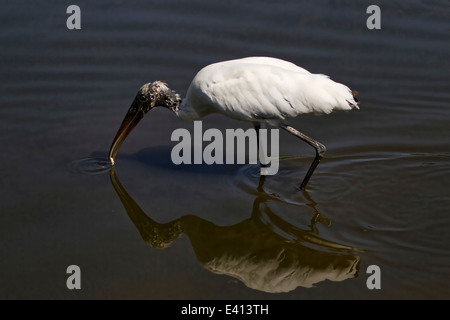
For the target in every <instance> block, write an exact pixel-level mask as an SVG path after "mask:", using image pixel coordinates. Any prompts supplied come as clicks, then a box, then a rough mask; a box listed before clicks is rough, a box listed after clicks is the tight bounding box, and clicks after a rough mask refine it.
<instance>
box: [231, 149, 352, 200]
mask: <svg viewBox="0 0 450 320" xmlns="http://www.w3.org/2000/svg"><path fill="white" fill-rule="evenodd" d="M355 160H356V159H348V158H346V159H344V158H328V159H327V161H324V162H322V163H321V164H320V165H319V167H318V168H317V169H316V171H315V172H314V174H313V176H312V178H311V180H310V181H309V183H308V186H307V192H308V194H310V195H311V196H314V200H315V201H318V202H320V201H321V198H323V199H326V200H329V199H330V198H334V199H336V198H340V197H344V196H346V195H347V194H349V193H351V192H352V191H353V190H354V189H355V188H358V185H359V181H358V176H357V174H356V173H355V172H354V170H352V168H351V162H354V161H355ZM311 161H312V160H311V158H307V157H285V158H283V159H280V166H279V171H278V173H277V174H275V175H272V176H266V178H265V179H264V184H263V186H262V189H260V191H264V192H265V193H266V194H269V195H271V196H273V197H275V198H278V199H279V200H281V201H283V202H286V203H290V204H297V205H302V204H304V202H305V195H304V194H303V193H302V192H301V191H300V190H299V186H300V183H301V181H302V179H303V177H304V175H305V174H306V171H307V170H308V168H309V166H310V163H311ZM233 183H234V184H235V185H236V186H237V187H239V188H241V189H242V190H244V191H245V192H247V193H249V194H256V193H258V192H259V191H258V185H259V183H260V168H259V165H245V166H243V167H242V168H241V169H240V170H238V172H237V173H236V174H235V175H234V176H233Z"/></svg>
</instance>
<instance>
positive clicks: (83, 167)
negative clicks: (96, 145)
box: [69, 158, 113, 175]
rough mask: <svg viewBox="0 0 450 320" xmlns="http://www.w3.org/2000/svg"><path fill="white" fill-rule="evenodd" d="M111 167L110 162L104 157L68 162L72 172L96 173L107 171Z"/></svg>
mask: <svg viewBox="0 0 450 320" xmlns="http://www.w3.org/2000/svg"><path fill="white" fill-rule="evenodd" d="M112 168H113V165H112V163H111V162H110V161H109V159H106V158H84V159H80V160H75V161H72V162H71V163H69V169H70V170H71V171H72V172H76V173H82V174H87V175H96V174H102V173H106V172H109V170H111V169H112Z"/></svg>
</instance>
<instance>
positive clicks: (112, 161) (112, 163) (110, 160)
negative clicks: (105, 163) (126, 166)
mask: <svg viewBox="0 0 450 320" xmlns="http://www.w3.org/2000/svg"><path fill="white" fill-rule="evenodd" d="M109 162H111V165H112V166H113V165H114V158H112V157H109Z"/></svg>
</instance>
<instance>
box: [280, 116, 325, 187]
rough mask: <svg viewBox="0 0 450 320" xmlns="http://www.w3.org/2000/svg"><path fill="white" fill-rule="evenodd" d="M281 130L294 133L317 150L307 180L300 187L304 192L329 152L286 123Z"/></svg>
mask: <svg viewBox="0 0 450 320" xmlns="http://www.w3.org/2000/svg"><path fill="white" fill-rule="evenodd" d="M279 126H280V128H282V129H284V130H286V131H287V132H289V133H292V134H293V135H294V136H296V137H298V138H300V139H302V140H303V141H305V142H306V143H308V144H309V145H310V146H312V147H313V148H314V149H316V157H315V158H314V161H313V162H312V164H311V167H309V170H308V172H307V173H306V176H305V178H303V181H302V183H301V185H300V190H304V189H305V188H306V185H307V184H308V181H309V179H310V178H311V176H312V174H313V172H314V170H315V169H316V167H317V165H318V164H319V162H320V160H322V158H323V155H324V154H325V151H326V150H327V149H326V148H325V146H324V145H323V144H321V143H320V142H317V141H316V140H314V139H312V138H310V137H308V136H307V135H305V134H303V133H301V132H300V131H298V130H297V129H295V128H293V127H291V126H288V125H286V124H284V123H281V124H279Z"/></svg>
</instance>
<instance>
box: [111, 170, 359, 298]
mask: <svg viewBox="0 0 450 320" xmlns="http://www.w3.org/2000/svg"><path fill="white" fill-rule="evenodd" d="M111 181H112V183H113V186H114V188H115V189H116V192H117V194H118V195H119V197H120V199H121V201H122V203H123V204H124V206H125V209H126V210H127V213H128V215H129V217H130V218H131V220H132V221H133V222H134V224H135V225H136V227H137V228H138V230H139V232H140V234H141V236H142V238H143V239H144V240H145V242H146V243H148V244H149V245H150V246H152V247H157V248H166V247H167V246H168V245H170V243H172V242H173V241H174V240H175V239H176V238H178V237H179V236H180V235H181V234H182V233H185V234H186V235H187V236H188V237H189V239H190V241H191V244H192V248H193V249H194V251H195V253H196V255H197V259H198V260H199V262H200V263H201V264H202V265H203V266H204V267H205V268H206V269H208V270H210V271H211V272H214V273H218V274H225V275H228V276H231V277H233V278H236V279H239V280H240V281H242V282H243V283H244V284H245V285H246V286H248V287H250V288H253V289H256V290H260V291H265V292H274V293H275V292H288V291H291V290H294V289H295V288H297V287H298V286H301V287H307V288H309V287H312V286H313V285H314V284H315V283H318V282H321V281H324V280H327V279H328V280H331V281H343V280H345V279H348V278H354V277H356V276H357V275H358V269H359V257H358V256H355V255H353V254H351V253H350V252H351V248H349V247H346V246H343V245H340V244H337V243H334V242H331V241H327V240H324V239H322V238H320V237H318V236H317V235H316V234H315V233H314V232H313V231H311V230H301V229H299V228H297V227H294V226H292V225H291V224H290V223H288V222H286V221H284V220H283V219H281V218H280V217H279V216H277V215H276V214H275V213H274V212H272V210H271V209H270V208H269V207H268V206H267V205H266V206H265V208H264V209H261V208H260V204H262V203H265V202H267V200H268V198H267V197H266V196H259V197H257V198H256V199H255V203H254V206H253V212H252V216H251V218H249V219H247V220H244V221H241V222H240V223H238V224H235V225H232V226H217V225H215V224H213V223H211V222H209V221H207V220H204V219H202V218H199V217H197V216H194V215H187V216H183V217H181V218H179V219H177V220H174V221H172V222H169V223H165V224H160V223H157V222H156V221H154V220H152V219H151V218H150V217H148V216H147V215H146V214H145V213H144V212H143V211H142V210H141V208H140V207H139V206H138V205H137V203H136V202H135V201H134V200H133V199H132V198H131V197H130V196H129V194H128V193H127V192H126V190H125V189H124V188H123V186H122V185H121V184H120V182H119V180H118V179H117V176H116V175H115V174H114V172H112V173H111ZM263 214H264V217H265V219H262V218H261V217H262V216H263ZM317 214H319V213H317ZM314 228H315V227H314ZM274 229H279V230H283V231H284V232H286V233H288V234H289V235H290V236H292V237H291V238H289V239H287V238H286V237H285V236H283V235H282V233H277V232H275V231H274Z"/></svg>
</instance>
